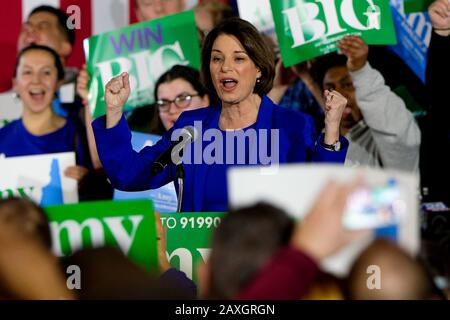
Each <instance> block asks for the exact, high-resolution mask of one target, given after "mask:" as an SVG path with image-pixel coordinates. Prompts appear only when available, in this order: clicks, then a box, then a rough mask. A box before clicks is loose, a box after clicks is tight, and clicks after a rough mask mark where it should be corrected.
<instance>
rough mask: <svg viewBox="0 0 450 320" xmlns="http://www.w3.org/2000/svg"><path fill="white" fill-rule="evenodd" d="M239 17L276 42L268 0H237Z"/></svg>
mask: <svg viewBox="0 0 450 320" xmlns="http://www.w3.org/2000/svg"><path fill="white" fill-rule="evenodd" d="M237 6H238V10H239V17H240V18H241V19H244V20H247V21H248V22H250V23H251V24H253V25H254V26H255V27H256V29H258V31H259V32H261V33H262V34H264V35H266V36H268V37H270V38H271V39H273V40H274V41H275V44H277V35H276V32H275V23H274V22H273V17H272V10H271V8H270V0H237Z"/></svg>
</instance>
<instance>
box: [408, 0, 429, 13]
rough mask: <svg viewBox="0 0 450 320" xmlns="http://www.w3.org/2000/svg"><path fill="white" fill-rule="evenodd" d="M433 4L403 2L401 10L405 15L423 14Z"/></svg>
mask: <svg viewBox="0 0 450 320" xmlns="http://www.w3.org/2000/svg"><path fill="white" fill-rule="evenodd" d="M433 2H434V0H404V1H403V9H404V10H405V13H413V12H424V11H427V10H428V6H429V5H430V4H432V3H433Z"/></svg>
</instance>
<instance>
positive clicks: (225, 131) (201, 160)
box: [93, 18, 348, 212]
mask: <svg viewBox="0 0 450 320" xmlns="http://www.w3.org/2000/svg"><path fill="white" fill-rule="evenodd" d="M201 72H202V77H203V81H204V83H205V86H206V87H207V88H208V89H209V91H210V96H212V97H214V96H216V97H217V98H218V101H219V102H218V103H217V104H214V105H212V106H210V107H208V108H203V109H198V110H193V111H185V112H183V113H182V114H181V116H180V117H179V118H178V120H177V122H176V123H175V125H174V127H173V128H172V129H171V130H169V131H168V132H167V133H166V134H165V135H164V136H163V137H162V139H161V140H160V141H159V142H158V143H157V144H156V145H154V146H151V147H146V148H144V149H143V150H141V151H140V152H139V153H138V152H135V151H133V149H132V145H131V133H130V129H129V128H128V125H127V122H126V119H125V118H124V116H123V113H122V108H123V106H124V104H125V103H126V101H127V99H128V96H129V94H130V84H129V76H128V74H126V73H123V74H121V75H120V76H118V77H116V78H113V79H112V80H111V81H110V82H109V83H108V84H107V85H106V88H105V101H106V106H107V108H106V116H104V117H101V118H98V119H97V120H95V121H94V122H93V128H94V134H95V140H96V144H97V149H98V152H99V156H100V159H101V162H102V164H103V166H104V169H105V171H106V174H107V175H108V177H109V179H110V181H111V183H112V184H113V186H114V187H115V188H117V189H121V190H127V191H137V190H146V189H150V188H158V187H160V186H162V185H164V184H166V183H168V182H170V181H174V180H176V174H175V173H176V172H175V171H176V170H175V165H169V166H167V167H166V168H165V169H164V170H163V171H162V172H161V173H158V174H153V173H152V171H151V167H152V164H153V163H154V162H155V160H156V159H157V158H158V157H159V156H160V155H161V154H162V153H163V152H164V151H166V150H167V149H168V148H169V147H170V146H171V145H172V141H173V140H176V139H175V138H176V137H179V134H178V135H176V133H179V131H180V129H182V128H185V127H186V126H193V127H194V128H195V129H196V130H195V131H196V139H195V141H194V143H192V144H190V145H188V146H187V147H186V148H185V149H184V155H183V162H184V169H185V178H184V192H183V205H182V211H185V212H187V211H195V212H200V211H226V210H227V209H228V206H227V200H228V198H227V189H226V187H227V183H226V170H227V168H228V167H229V166H231V165H258V164H264V165H268V164H270V165H277V164H279V163H288V162H308V161H314V162H338V163H343V162H344V160H345V155H346V152H347V148H348V142H347V140H346V139H345V138H344V137H342V136H340V135H339V124H340V120H341V116H342V112H343V110H344V108H345V106H346V103H347V101H346V99H345V98H344V97H343V96H342V95H341V94H339V93H338V92H336V91H333V92H329V91H326V92H325V96H326V113H325V132H324V133H323V134H321V135H320V136H319V138H318V139H316V132H315V128H314V124H313V120H312V118H311V117H309V116H307V115H305V114H302V113H299V112H295V111H291V110H288V109H283V108H281V107H278V106H276V105H275V104H274V103H273V102H272V101H271V100H270V99H269V98H268V97H267V96H266V94H267V93H268V92H269V91H270V89H271V88H272V83H273V78H274V75H275V67H274V58H273V53H272V51H271V50H270V49H269V48H268V47H267V46H266V44H265V42H264V40H263V39H262V37H261V35H260V34H259V32H258V31H257V30H256V28H255V27H253V26H252V25H251V24H250V23H248V22H246V21H244V20H241V19H239V18H231V19H227V20H226V21H224V22H223V23H221V24H220V25H218V26H217V27H216V28H215V29H213V30H212V31H211V32H210V33H209V34H208V36H207V37H206V39H205V42H204V46H203V48H202V70H201ZM239 135H241V136H240V137H242V136H244V137H246V138H245V139H243V140H241V142H243V143H238V142H237V140H236V139H238V138H236V136H239ZM230 137H231V138H230ZM235 138H236V139H235ZM233 141H234V143H233ZM176 187H177V188H178V186H177V184H176Z"/></svg>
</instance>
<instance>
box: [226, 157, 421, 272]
mask: <svg viewBox="0 0 450 320" xmlns="http://www.w3.org/2000/svg"><path fill="white" fill-rule="evenodd" d="M266 172H267V171H266ZM358 175H360V176H362V177H363V179H364V181H365V183H366V184H367V185H368V186H371V188H369V189H367V190H372V191H371V192H360V190H358V192H355V194H353V195H352V196H351V197H350V199H355V196H357V195H358V197H357V198H358V199H355V201H353V202H352V201H349V204H348V206H347V210H346V213H347V214H344V217H343V221H342V223H343V225H344V226H345V227H347V228H351V229H357V228H362V229H366V228H367V229H371V230H373V231H371V232H368V233H367V234H366V236H363V237H362V238H361V239H359V240H358V241H357V243H356V242H355V243H353V244H350V245H349V246H347V247H345V248H343V249H342V250H341V251H340V252H338V253H337V254H336V255H334V256H333V257H330V258H328V259H326V260H324V261H322V262H321V265H322V268H323V269H325V270H326V271H329V272H331V273H333V274H335V275H338V276H341V275H345V274H346V273H347V272H348V271H349V268H350V266H351V263H352V262H353V261H354V259H355V258H356V257H357V256H358V255H359V253H360V252H361V251H362V250H364V249H365V248H366V247H367V245H368V244H370V243H371V242H372V240H373V239H374V237H375V236H376V234H377V228H374V223H375V222H378V223H379V226H380V227H384V226H385V225H384V223H383V222H384V221H386V220H388V221H391V222H392V223H393V225H394V227H395V233H396V234H395V238H396V241H397V242H398V244H399V245H400V246H401V247H403V248H404V249H405V250H406V251H408V252H409V253H411V254H415V253H417V252H418V250H419V245H420V233H419V231H420V227H419V203H418V190H419V188H418V186H419V179H418V177H417V176H416V175H413V174H408V173H404V172H399V171H388V170H382V169H373V168H363V167H360V168H348V167H344V166H341V165H313V164H287V165H282V166H280V167H279V168H278V171H276V173H274V174H265V171H264V170H261V169H260V168H258V167H252V168H231V169H230V170H229V171H228V194H229V203H230V207H231V208H238V207H242V206H247V205H252V204H254V203H256V202H259V201H265V202H269V203H271V204H273V205H275V206H277V207H280V208H282V209H284V210H285V211H286V212H287V213H288V214H290V215H292V216H293V217H295V218H300V219H301V218H302V217H304V216H305V215H306V214H307V213H308V210H309V208H310V207H311V206H312V205H313V204H314V202H315V201H316V198H317V196H318V194H319V193H320V191H321V190H322V189H323V188H324V186H325V185H326V183H327V182H328V181H330V179H333V180H335V181H338V182H346V183H348V182H351V181H352V180H353V179H355V177H356V176H358ZM367 190H366V191H367ZM366 200H367V201H366ZM386 202H390V205H388V204H386ZM358 205H359V207H360V208H361V210H359V211H360V213H361V214H360V215H359V216H355V206H358ZM372 213H373V214H374V215H377V217H376V218H377V219H375V220H374V219H373V217H374V216H373V215H372ZM392 214H394V216H395V217H389V215H392ZM386 217H387V218H386ZM363 225H366V227H365V228H364V227H362V226H363ZM378 230H380V229H378Z"/></svg>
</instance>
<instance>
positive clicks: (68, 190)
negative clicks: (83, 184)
mask: <svg viewBox="0 0 450 320" xmlns="http://www.w3.org/2000/svg"><path fill="white" fill-rule="evenodd" d="M74 165H75V153H74V152H62V153H49V154H40V155H34V156H21V157H9V158H2V157H1V154H0V199H7V198H12V197H19V198H29V199H31V200H33V201H34V202H36V203H37V204H38V205H40V206H42V207H45V206H49V205H53V206H54V205H62V204H64V203H76V202H78V185H77V181H76V180H75V179H72V178H68V177H66V176H65V175H64V171H65V170H66V169H67V168H68V167H70V166H74Z"/></svg>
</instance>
